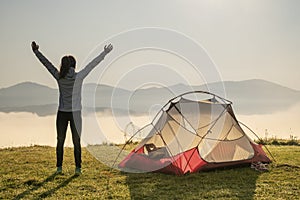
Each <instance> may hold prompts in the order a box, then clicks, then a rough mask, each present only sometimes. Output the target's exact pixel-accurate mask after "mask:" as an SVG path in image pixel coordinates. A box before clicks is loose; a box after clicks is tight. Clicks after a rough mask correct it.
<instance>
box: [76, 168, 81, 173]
mask: <svg viewBox="0 0 300 200" xmlns="http://www.w3.org/2000/svg"><path fill="white" fill-rule="evenodd" d="M80 174H81V168H80V167H76V168H75V175H80Z"/></svg>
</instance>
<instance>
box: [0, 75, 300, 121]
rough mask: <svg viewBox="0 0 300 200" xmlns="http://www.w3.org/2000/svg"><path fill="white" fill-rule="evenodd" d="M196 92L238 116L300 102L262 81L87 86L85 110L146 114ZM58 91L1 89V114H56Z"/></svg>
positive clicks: (32, 86)
mask: <svg viewBox="0 0 300 200" xmlns="http://www.w3.org/2000/svg"><path fill="white" fill-rule="evenodd" d="M192 90H205V91H210V92H212V93H215V94H217V95H220V96H222V97H224V98H226V99H228V100H230V101H232V102H233V108H234V110H235V111H236V113H238V114H248V115H249V114H270V113H274V112H278V111H282V110H286V109H288V108H289V107H291V106H293V105H295V104H296V103H299V102H300V91H297V90H293V89H290V88H287V87H284V86H281V85H278V84H275V83H272V82H268V81H265V80H260V79H252V80H245V81H224V82H216V83H210V84H207V85H200V86H187V85H183V84H177V85H173V86H170V87H168V88H156V87H152V88H146V89H138V90H136V91H130V90H126V89H122V88H113V87H111V86H108V85H96V84H85V85H84V87H83V91H82V103H83V106H84V108H85V110H87V111H89V110H91V109H92V110H93V108H94V107H95V109H96V110H97V111H105V110H110V109H111V108H113V111H114V112H115V113H121V114H126V113H128V112H129V113H134V114H142V113H149V112H156V111H157V110H158V109H159V108H160V107H162V106H163V105H164V104H165V103H167V101H168V100H169V99H171V98H173V97H175V96H177V95H179V94H182V93H184V92H188V91H192ZM57 102H58V90H57V89H53V88H49V87H47V86H44V85H40V84H37V83H32V82H24V83H20V84H17V85H14V86H11V87H8V88H2V89H0V112H33V113H37V114H38V115H50V114H55V113H56V109H57Z"/></svg>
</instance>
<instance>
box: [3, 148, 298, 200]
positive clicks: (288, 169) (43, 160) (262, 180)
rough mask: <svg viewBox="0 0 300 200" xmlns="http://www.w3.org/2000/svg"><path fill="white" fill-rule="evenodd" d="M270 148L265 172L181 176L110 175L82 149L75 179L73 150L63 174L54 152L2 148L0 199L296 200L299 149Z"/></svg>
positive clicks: (244, 170)
mask: <svg viewBox="0 0 300 200" xmlns="http://www.w3.org/2000/svg"><path fill="white" fill-rule="evenodd" d="M268 148H269V149H270V151H271V152H272V153H273V155H274V157H275V159H276V160H277V162H276V163H273V164H271V165H270V166H269V168H270V171H269V172H264V173H261V172H257V171H255V170H253V169H251V168H250V167H243V168H234V169H225V170H215V171H209V172H201V173H195V174H189V175H185V176H173V175H165V174H158V173H145V174H131V173H123V172H120V171H117V170H111V169H110V168H109V167H107V166H105V165H103V164H101V163H100V162H99V161H97V160H96V159H95V158H94V157H93V156H92V155H91V154H90V153H89V152H88V151H87V150H86V149H85V148H84V149H83V155H82V157H83V174H82V175H81V176H78V177H76V176H74V159H73V149H72V148H65V157H64V174H62V175H54V174H53V172H55V162H56V160H55V148H53V147H41V146H34V147H24V148H23V147H22V148H12V149H2V150H0V199H44V198H45V199H299V196H300V167H299V166H300V147H299V146H269V147H268Z"/></svg>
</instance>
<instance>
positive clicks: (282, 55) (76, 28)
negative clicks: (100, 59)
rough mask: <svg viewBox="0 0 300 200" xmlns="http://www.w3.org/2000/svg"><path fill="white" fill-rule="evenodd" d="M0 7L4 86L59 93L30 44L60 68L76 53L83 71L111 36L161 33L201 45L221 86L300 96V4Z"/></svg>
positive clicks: (234, 0) (214, 1)
mask: <svg viewBox="0 0 300 200" xmlns="http://www.w3.org/2000/svg"><path fill="white" fill-rule="evenodd" d="M0 5H1V6H0V26H1V37H0V43H1V45H0V51H1V54H0V61H1V67H0V88H2V87H8V86H11V85H14V84H16V83H20V82H23V81H32V82H37V83H40V84H46V85H48V86H50V87H56V84H55V81H54V80H53V79H52V77H51V76H50V75H49V74H48V73H47V71H45V69H44V68H43V67H42V66H41V64H40V63H39V62H38V61H37V60H36V58H35V57H34V55H33V54H32V52H31V48H30V43H31V41H32V40H36V41H37V42H38V44H39V45H40V49H41V51H42V52H43V53H44V54H45V55H46V56H47V57H48V58H49V59H50V60H51V61H52V62H53V63H54V64H55V65H57V66H58V65H59V63H60V58H61V57H62V56H63V55H65V54H72V55H74V56H75V57H76V58H77V61H78V67H79V68H80V66H82V65H83V64H84V61H85V59H86V58H87V57H89V53H90V52H91V51H92V50H93V49H94V48H95V47H96V46H97V45H98V44H100V43H102V42H103V41H105V40H107V38H110V37H111V36H112V35H116V34H118V33H120V32H122V31H126V30H130V29H134V28H141V27H161V28H164V29H172V30H175V31H178V32H181V33H183V34H185V35H187V36H189V37H190V38H192V39H193V40H195V41H196V42H197V43H199V44H201V45H202V46H203V47H204V48H205V49H206V51H207V52H208V54H209V55H210V57H211V58H212V59H213V61H214V62H215V64H216V65H217V66H218V70H219V72H220V76H221V77H222V79H223V80H245V79H252V78H261V79H266V80H269V81H272V82H276V83H279V84H282V85H284V86H288V87H291V88H294V89H297V90H300V77H299V75H300V73H299V72H300V37H299V35H300V12H299V9H300V1H299V0H245V1H240V0H226V1H225V0H224V1H221V0H205V1H200V0H185V1H184V0H181V1H179V0H164V1H161V0H151V1H150V0H131V1H121V0H120V1H114V0H110V1H103V0H101V1H100V0H93V1H74V0H69V1H59V0H52V1H39V0H35V1H34V0H26V1H11V0H2V1H1V2H0ZM145 39H146V38H145ZM174 42H175V41H174ZM115 48H117V46H115ZM131 57H132V56H131ZM132 59H134V58H132Z"/></svg>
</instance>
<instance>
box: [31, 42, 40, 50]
mask: <svg viewBox="0 0 300 200" xmlns="http://www.w3.org/2000/svg"><path fill="white" fill-rule="evenodd" d="M31 48H32V51H36V50H39V45H37V44H36V43H35V41H33V42H32V43H31Z"/></svg>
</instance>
